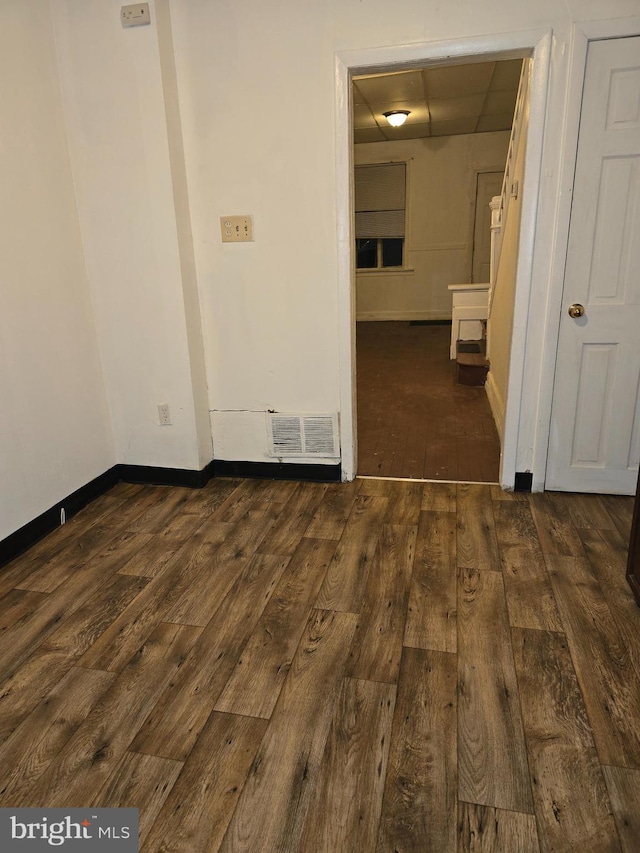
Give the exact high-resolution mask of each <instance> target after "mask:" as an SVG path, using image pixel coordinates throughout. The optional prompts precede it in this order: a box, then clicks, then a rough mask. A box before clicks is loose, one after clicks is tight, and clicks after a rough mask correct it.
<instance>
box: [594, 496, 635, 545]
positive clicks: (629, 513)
mask: <svg viewBox="0 0 640 853" xmlns="http://www.w3.org/2000/svg"><path fill="white" fill-rule="evenodd" d="M600 500H601V501H602V503H603V506H604V508H605V509H606V510H607V512H608V513H609V515H610V516H611V520H612V521H613V523H614V524H615V527H616V530H617V531H618V533H619V534H620V536H621V537H622V541H623V542H625V544H628V542H629V537H630V535H631V519H632V518H633V498H627V497H622V496H621V495H600Z"/></svg>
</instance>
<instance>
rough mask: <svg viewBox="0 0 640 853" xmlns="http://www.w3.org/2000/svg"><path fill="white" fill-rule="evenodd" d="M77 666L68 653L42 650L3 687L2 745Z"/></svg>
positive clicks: (0, 700)
mask: <svg viewBox="0 0 640 853" xmlns="http://www.w3.org/2000/svg"><path fill="white" fill-rule="evenodd" d="M73 663H74V661H73V658H72V657H71V656H70V655H68V654H67V653H66V652H52V651H49V650H48V649H43V648H42V646H41V647H39V648H37V649H36V650H35V651H34V652H33V653H32V654H31V655H30V656H29V658H28V659H27V660H26V661H25V662H24V664H23V665H22V666H20V667H19V668H17V669H16V670H15V672H14V673H13V674H12V675H11V677H10V678H7V679H5V680H4V681H3V682H2V683H1V684H0V743H2V742H4V741H5V740H6V739H7V738H8V737H9V736H10V735H11V734H12V732H13V731H14V730H15V729H16V728H17V726H18V725H19V724H20V723H21V722H22V720H23V719H24V718H25V717H26V716H27V715H28V714H30V713H31V711H33V709H34V708H35V707H36V705H37V704H38V703H39V702H41V701H42V700H43V699H44V698H45V697H46V695H47V694H48V693H49V692H50V691H51V690H52V689H53V688H54V687H55V685H56V683H57V682H58V681H59V680H60V679H61V678H64V676H65V674H66V673H67V672H68V671H69V670H70V669H71V667H72V666H73Z"/></svg>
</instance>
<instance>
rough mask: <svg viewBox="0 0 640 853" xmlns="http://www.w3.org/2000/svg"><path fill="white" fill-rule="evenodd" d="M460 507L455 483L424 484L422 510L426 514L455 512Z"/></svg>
mask: <svg viewBox="0 0 640 853" xmlns="http://www.w3.org/2000/svg"><path fill="white" fill-rule="evenodd" d="M457 506H458V497H457V487H456V484H455V483H423V487H422V509H423V510H424V511H426V512H455V511H456V509H457Z"/></svg>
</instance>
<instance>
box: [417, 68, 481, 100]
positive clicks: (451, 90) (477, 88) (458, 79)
mask: <svg viewBox="0 0 640 853" xmlns="http://www.w3.org/2000/svg"><path fill="white" fill-rule="evenodd" d="M494 65H495V62H473V63H470V64H466V65H447V66H442V67H438V68H426V69H425V71H424V76H425V83H426V87H427V97H428V98H459V97H463V96H464V95H475V94H478V93H482V92H486V90H487V89H488V88H489V84H490V82H491V77H492V75H493V67H494Z"/></svg>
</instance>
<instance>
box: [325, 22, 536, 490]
mask: <svg viewBox="0 0 640 853" xmlns="http://www.w3.org/2000/svg"><path fill="white" fill-rule="evenodd" d="M551 48H552V33H551V32H550V31H549V30H548V29H545V30H541V31H540V30H539V31H536V32H512V33H502V34H495V35H489V36H482V37H478V38H471V39H462V40H457V41H455V42H450V41H449V42H444V41H443V42H430V43H424V44H415V45H403V46H392V47H382V48H365V49H362V50H349V51H344V52H340V53H338V54H337V55H336V60H335V81H336V99H335V104H336V114H335V119H336V199H337V206H336V225H337V264H338V334H339V358H340V441H341V454H342V479H343V481H349V480H353V479H354V477H355V476H356V470H357V411H356V361H355V349H356V347H355V343H356V304H355V303H356V294H355V272H354V265H353V240H354V228H353V220H352V197H353V139H352V122H353V119H352V109H351V94H350V93H351V80H352V77H353V76H356V75H358V74H364V73H368V72H369V73H370V72H374V71H377V70H380V69H387V70H389V69H391V68H393V69H395V70H402V69H406V68H409V67H416V66H419V65H424V64H425V63H431V64H434V65H436V64H443V65H444V64H451V63H452V57H456V61H460V62H463V61H467V62H468V61H473V60H477V61H480V60H481V59H487V60H491V59H504V58H509V57H510V58H517V57H523V56H531V57H532V60H533V73H532V84H531V88H530V93H531V99H530V113H531V120H530V123H529V129H528V132H527V136H526V138H527V170H526V175H525V180H524V183H523V185H522V197H523V204H522V211H521V218H520V238H519V241H518V245H517V255H518V258H517V286H516V294H515V303H514V326H517V327H523V326H525V327H526V323H527V317H528V307H529V297H530V294H531V289H532V266H533V254H534V246H535V225H536V219H537V207H538V196H539V189H540V174H541V172H540V170H541V162H542V142H543V134H544V116H545V105H546V99H547V91H548V79H549V67H550V56H551ZM461 57H462V58H461ZM525 351H526V338H525V336H524V335H519V336H517V337H516V336H514V337H513V339H512V342H511V349H510V353H509V367H510V373H509V389H508V391H509V393H508V397H507V398H506V401H505V410H504V424H503V433H502V446H501V460H500V485H501V486H502V487H503V488H506V489H512V488H513V485H514V481H515V474H516V460H517V458H518V436H519V426H520V412H521V408H522V405H523V399H524V396H523V370H524V365H525Z"/></svg>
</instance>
